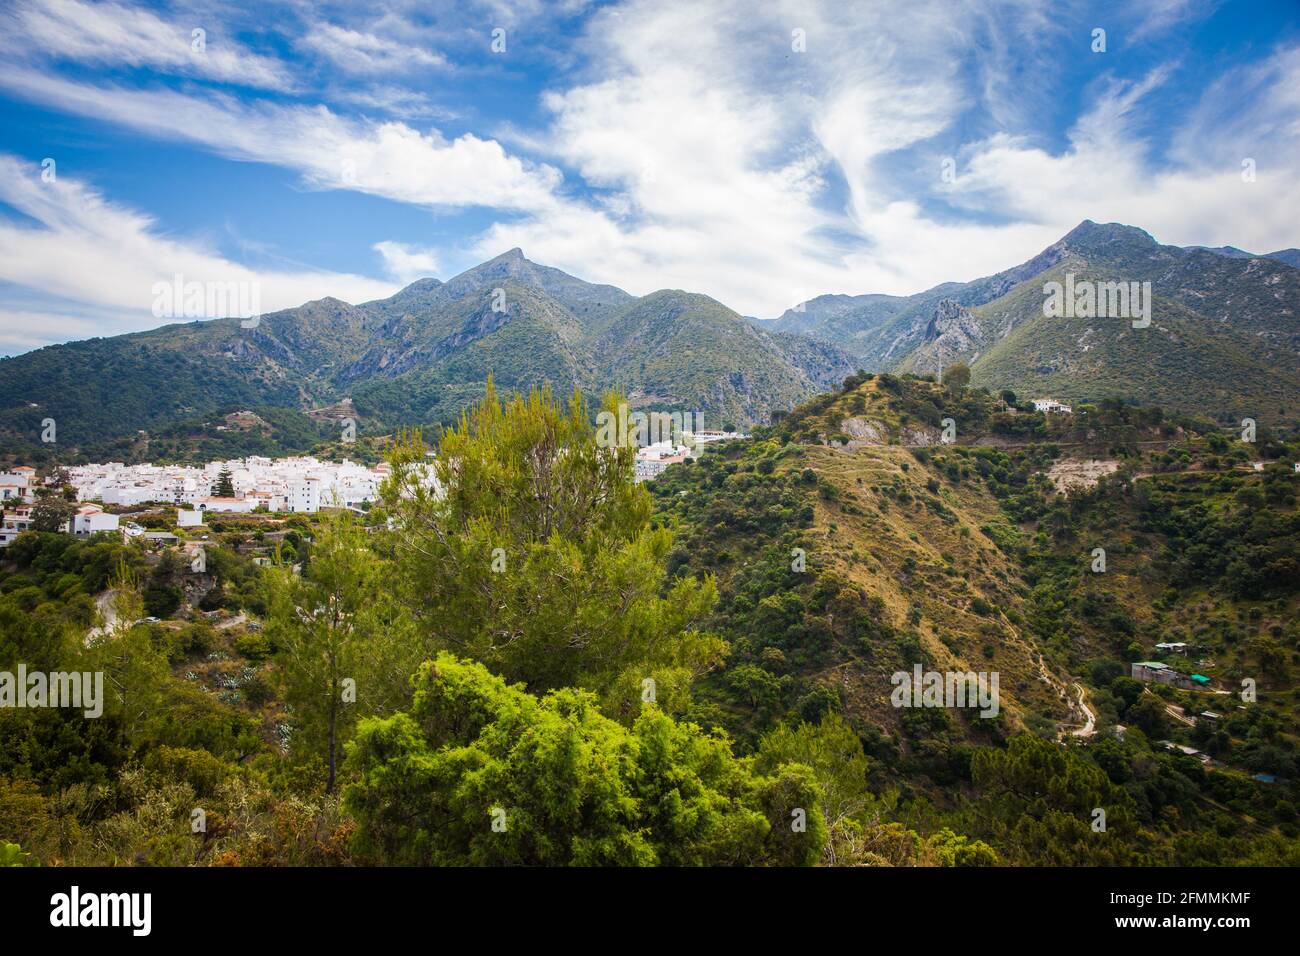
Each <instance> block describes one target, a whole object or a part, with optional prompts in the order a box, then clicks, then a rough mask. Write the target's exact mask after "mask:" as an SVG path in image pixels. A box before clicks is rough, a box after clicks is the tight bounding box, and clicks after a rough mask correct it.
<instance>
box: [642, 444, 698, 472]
mask: <svg viewBox="0 0 1300 956" xmlns="http://www.w3.org/2000/svg"><path fill="white" fill-rule="evenodd" d="M689 452H690V449H688V448H686V447H685V446H683V445H674V444H673V443H672V442H669V441H660V442H655V443H653V444H651V445H646V446H645V447H644V448H638V449H637V452H636V461H635V463H634V466H633V474H634V477H635V478H636V480H637V481H650V480H652V479H654V478H657V477H659V476H660V475H662V474H663V473H664V469H666V468H667V467H668V466H669V465H677V464H681V463H682V462H684V461H685V460H686V457H687V455H688V454H689Z"/></svg>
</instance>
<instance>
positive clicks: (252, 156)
mask: <svg viewBox="0 0 1300 956" xmlns="http://www.w3.org/2000/svg"><path fill="white" fill-rule="evenodd" d="M0 87H4V88H7V89H9V90H11V91H13V92H15V93H18V94H20V95H23V96H26V97H29V98H31V99H35V100H38V101H39V102H43V103H47V104H50V105H52V106H56V107H58V108H60V109H63V110H67V111H70V112H74V113H79V114H81V115H84V116H92V117H95V118H96V119H100V120H109V121H112V122H116V123H120V124H122V125H124V126H127V127H130V128H132V129H136V130H140V131H142V132H145V133H148V134H151V135H154V136H157V137H159V138H164V139H166V138H176V137H180V138H182V139H186V140H189V141H191V142H196V143H199V144H201V145H203V146H205V147H206V148H208V149H211V150H212V151H214V152H216V153H220V154H222V155H225V156H230V157H233V158H237V159H247V160H255V161H258V162H266V163H274V164H276V165H278V166H283V167H286V168H289V169H293V170H296V171H297V172H299V173H301V174H302V175H303V177H304V178H305V179H306V180H307V181H308V182H309V183H310V184H312V185H313V186H317V187H319V188H330V189H339V188H343V189H352V190H356V191H359V192H366V193H371V194H373V195H378V196H385V197H387V198H389V199H395V200H398V201H401V202H407V203H415V204H419V205H427V206H476V205H481V206H492V207H496V208H500V209H506V210H511V209H514V210H529V211H542V210H545V209H549V208H551V207H552V206H554V204H555V199H554V196H553V192H554V190H555V189H556V188H557V187H558V186H559V184H560V181H561V176H560V173H559V172H558V171H557V170H555V169H553V168H551V167H549V166H545V165H538V164H535V163H531V162H528V161H526V160H523V159H521V158H519V157H517V156H512V155H510V154H508V153H507V152H506V151H505V149H504V148H503V147H502V146H501V144H500V143H498V142H496V141H495V140H490V139H481V138H479V137H477V136H474V135H473V134H470V133H466V134H464V135H462V136H459V137H457V138H456V139H453V140H448V139H446V138H444V137H443V136H442V135H441V134H440V133H438V132H437V131H436V130H433V131H431V132H429V133H421V132H419V131H417V130H415V129H413V128H412V127H410V126H408V125H406V124H405V123H400V122H395V121H389V122H370V121H363V120H353V119H349V118H347V117H343V116H340V115H338V114H337V113H334V112H331V111H330V110H329V109H328V108H326V107H325V106H296V105H281V104H278V103H271V102H266V101H252V102H245V101H242V100H238V99H235V98H233V97H230V96H225V95H222V94H215V93H214V94H211V95H207V96H198V95H190V94H186V93H178V92H175V91H171V90H140V89H129V88H124V87H113V86H98V85H95V84H91V83H79V82H76V81H73V80H67V79H64V78H62V77H59V76H52V75H49V74H46V73H43V72H41V71H37V70H29V69H11V70H9V71H8V72H7V73H3V74H0Z"/></svg>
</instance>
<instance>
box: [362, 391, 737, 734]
mask: <svg viewBox="0 0 1300 956" xmlns="http://www.w3.org/2000/svg"><path fill="white" fill-rule="evenodd" d="M606 408H607V410H610V411H616V404H615V399H613V398H611V399H610V400H608V401H607V405H606ZM634 452H635V449H634V448H632V447H613V448H604V447H601V446H600V443H599V442H598V440H597V432H596V430H594V429H593V428H592V426H591V418H590V415H589V413H588V410H587V407H586V405H585V403H584V402H583V400H582V397H581V395H580V394H578V393H576V392H575V394H574V395H573V397H572V399H571V400H570V401H569V403H568V407H567V408H565V409H562V408H561V407H560V406H559V405H558V403H557V402H556V401H555V400H554V399H553V398H552V396H551V395H550V393H549V391H547V392H536V391H535V392H533V393H532V394H531V395H529V397H528V398H527V399H524V398H520V397H514V398H510V399H508V400H505V401H502V400H500V399H499V398H498V397H497V394H496V392H495V390H494V389H493V387H492V385H491V383H490V382H489V386H488V392H487V395H486V396H485V397H484V399H483V401H482V402H480V403H479V404H478V405H477V406H475V407H474V408H473V409H472V410H470V411H468V412H466V413H465V414H464V415H463V416H462V417H461V420H460V422H459V424H458V425H457V427H456V428H454V429H453V430H451V431H449V432H447V433H445V434H444V435H443V437H442V441H441V443H440V445H439V448H438V451H437V456H436V458H434V460H433V462H432V464H431V466H430V465H429V464H427V462H428V458H427V457H426V455H425V449H424V444H423V442H422V440H421V438H420V436H419V434H418V433H417V434H415V435H411V436H406V437H405V438H404V440H402V441H400V442H399V443H398V444H397V447H396V449H395V451H394V452H393V454H392V456H391V458H390V461H391V463H392V465H393V477H392V478H391V479H390V481H388V482H387V483H386V484H385V487H384V493H383V497H384V504H385V506H386V508H387V511H388V513H389V516H390V518H391V523H392V534H391V535H390V541H391V544H390V547H391V548H392V550H393V552H394V554H395V555H396V561H397V565H398V571H399V574H398V579H397V580H398V586H399V587H400V588H401V591H402V593H403V595H404V597H405V600H406V601H407V602H408V604H409V606H410V607H411V608H412V611H413V613H414V614H416V616H417V618H418V620H419V622H420V625H421V627H422V628H423V629H424V630H425V632H426V633H427V634H428V635H429V636H430V637H431V638H432V640H433V641H434V642H435V643H436V645H437V646H439V647H442V648H446V649H449V650H452V651H453V652H455V653H457V654H460V655H465V656H469V657H472V658H474V659H476V660H480V661H483V662H484V663H485V664H487V665H488V666H489V667H490V668H491V669H492V670H493V671H495V672H497V673H500V674H502V675H503V676H504V677H505V678H506V679H508V680H511V681H524V682H525V683H526V684H527V685H528V687H529V689H530V690H532V691H534V692H541V691H545V690H549V689H552V688H557V687H567V686H579V687H585V688H588V689H591V690H593V691H595V692H596V693H597V694H599V695H602V697H603V698H604V702H605V704H606V706H608V707H610V708H611V709H612V710H614V711H617V712H621V713H622V714H623V715H624V716H627V715H630V714H631V713H632V712H633V711H634V710H635V709H636V707H637V706H638V705H639V703H640V698H641V695H642V693H643V690H642V689H643V688H646V687H655V686H661V687H679V688H680V687H684V686H686V685H687V684H689V683H690V680H691V679H692V678H694V677H695V676H696V675H698V674H700V673H702V672H703V671H705V670H706V669H707V668H709V667H710V666H712V665H714V664H716V663H717V662H718V661H719V660H720V659H721V657H722V654H723V652H724V650H725V645H724V643H723V642H722V641H721V639H719V638H718V637H717V636H716V635H713V634H710V633H706V632H704V631H702V630H701V622H702V621H703V620H704V619H705V618H706V616H707V615H708V613H709V612H710V610H711V609H712V608H713V606H714V603H715V601H716V600H717V592H716V589H715V587H714V584H713V580H712V578H711V577H710V578H705V579H704V580H697V579H695V578H692V577H682V578H679V579H677V580H675V581H672V582H671V583H670V582H669V581H668V579H667V558H668V553H669V551H670V550H671V548H672V543H673V534H672V532H671V531H670V530H668V529H667V528H662V527H659V528H656V527H652V526H651V522H650V518H651V511H652V504H651V498H650V496H649V494H648V493H647V492H646V490H645V489H644V488H643V487H641V486H639V485H637V484H636V483H635V482H634V481H633V474H632V461H633V455H634ZM434 478H436V485H434V483H433V481H432V480H431V479H434ZM647 681H653V683H652V684H651V683H647Z"/></svg>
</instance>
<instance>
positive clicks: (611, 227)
mask: <svg viewBox="0 0 1300 956" xmlns="http://www.w3.org/2000/svg"><path fill="white" fill-rule="evenodd" d="M1298 12H1300V4H1297V3H1295V2H1293V0H1288V2H1273V3H1268V2H1241V3H1230V2H1219V3H1214V2H1198V0H1151V2H1146V3H1142V4H1133V3H1116V4H1105V3H1070V2H1030V0H1006V2H974V0H970V2H960V0H933V2H931V0H908V2H898V3H892V2H880V3H869V4H868V3H843V2H831V3H824V4H823V3H812V2H780V0H777V2H771V3H762V4H759V3H753V2H745V3H741V2H734V3H733V2H724V0H716V2H709V0H703V2H701V0H689V2H677V0H655V2H624V3H585V2H580V0H569V2H556V3H542V2H528V0H525V2H520V3H504V2H499V3H498V2H460V3H438V2H433V3H430V2H427V0H421V2H415V0H411V2H406V0H378V2H375V3H367V4H355V3H308V2H303V0H290V2H276V0H267V2H259V3H258V4H235V3H229V4H227V3H221V2H197V3H195V2H180V3H130V2H126V0H123V2H114V3H94V2H88V0H11V2H8V3H6V4H5V8H4V9H3V10H0V115H2V116H3V123H2V124H0V354H16V353H19V352H22V351H26V350H28V349H31V348H36V347H39V346H42V345H46V344H50V343H53V342H59V341H66V340H71V339H79V338H87V337H91V336H97V335H112V334H118V333H121V332H125V331H133V330H139V329H146V328H151V327H154V326H157V325H161V324H164V323H165V322H166V321H167V320H166V319H164V318H158V317H155V315H154V313H153V311H152V309H151V306H152V304H153V301H154V294H153V286H154V284H155V283H157V282H159V281H170V280H171V279H172V277H173V276H174V275H177V274H180V275H182V276H184V278H185V280H186V281H200V282H229V281H239V282H245V283H250V284H256V286H257V288H258V289H259V292H260V300H261V306H262V308H263V309H264V310H267V311H269V310H271V309H274V308H282V307H286V306H291V305H297V304H300V303H301V302H304V301H307V300H310V299H315V298H321V297H323V296H326V295H333V296H336V297H338V298H341V299H345V300H348V301H353V302H356V301H363V300H365V299H369V298H375V297H379V296H384V295H388V294H391V293H392V292H394V291H396V290H397V289H398V288H400V287H401V286H402V285H403V284H405V283H407V282H409V281H412V280H413V279H415V278H417V277H420V276H425V275H433V276H437V277H439V278H443V279H446V278H449V277H450V276H452V275H454V274H456V273H457V272H459V271H461V270H463V269H465V268H467V267H469V266H471V265H474V264H475V263H477V262H480V261H482V260H484V259H487V258H490V257H492V256H494V255H496V254H498V253H500V252H503V251H505V250H506V249H509V248H511V247H514V246H519V247H521V248H523V249H524V251H525V253H526V254H527V255H528V256H529V257H530V258H531V259H533V260H535V261H538V262H542V263H545V264H547V265H553V266H556V267H558V268H561V269H564V270H566V271H568V272H571V273H573V274H575V275H578V276H581V277H582V278H586V279H589V280H592V281H600V282H609V283H613V284H615V285H619V286H621V287H623V288H626V289H627V290H628V291H630V292H633V293H637V294H641V293H646V292H650V291H653V290H655V289H658V288H685V289H690V290H693V291H699V292H705V293H707V294H709V295H712V296H714V297H716V298H718V299H719V300H721V301H723V302H725V303H726V304H727V305H729V306H731V307H732V308H735V309H737V310H738V311H741V312H744V313H746V314H753V315H759V316H763V317H770V316H775V315H777V314H779V313H780V312H782V311H784V310H785V309H786V308H788V307H790V306H792V305H794V304H796V303H798V302H800V301H803V300H805V299H807V298H810V297H812V296H814V295H818V294H822V293H826V292H844V293H864V292H890V293H909V292H915V291H919V290H920V289H923V288H926V287H928V286H931V285H934V284H936V283H938V282H941V281H946V280H965V279H971V278H975V277H977V276H980V275H986V274H989V273H992V272H995V271H998V270H1000V269H1003V268H1006V267H1008V266H1010V265H1013V264H1015V263H1017V262H1020V261H1022V260H1024V259H1027V258H1029V257H1030V256H1032V255H1034V254H1035V253H1036V252H1038V251H1039V250H1041V249H1042V248H1043V247H1045V246H1047V245H1050V244H1051V243H1052V242H1054V241H1055V240H1056V239H1058V238H1059V237H1060V236H1061V235H1063V234H1064V233H1065V232H1067V231H1068V230H1069V229H1070V228H1072V227H1073V226H1074V225H1076V224H1077V223H1078V222H1079V221H1080V220H1082V219H1085V218H1090V219H1094V220H1098V221H1111V220H1116V221H1122V222H1127V223H1131V224H1133V225H1138V226H1141V227H1143V228H1145V229H1147V230H1148V231H1149V232H1151V233H1152V234H1153V235H1155V236H1156V238H1158V239H1160V240H1161V241H1164V242H1171V243H1176V244H1180V245H1191V244H1202V245H1225V244H1231V245H1235V246H1240V247H1242V248H1245V249H1248V250H1251V251H1256V252H1267V251H1272V250H1274V249H1278V248H1284V247H1288V246H1295V245H1300V227H1298V226H1297V222H1300V148H1298V147H1300V16H1297V13H1298ZM1098 29H1100V30H1104V31H1105V34H1104V47H1105V48H1104V50H1094V49H1093V48H1094V47H1095V46H1099V43H1098V38H1097V35H1096V34H1095V31H1096V30H1098ZM195 30H202V31H203V33H202V34H201V38H202V42H201V43H197V42H196V41H195V33H194V31H195ZM494 31H500V32H496V33H495V34H494ZM494 35H495V36H496V37H497V41H496V43H495V49H494ZM502 41H503V42H502ZM502 46H504V49H502ZM47 159H51V160H53V161H54V165H53V173H54V175H53V176H50V175H49V174H48V173H47V174H46V175H45V176H44V177H43V176H42V162H43V161H44V160H47ZM945 161H949V162H945ZM1247 161H1253V169H1254V176H1253V178H1252V177H1248V176H1243V163H1246V162H1247ZM945 170H949V171H950V172H951V175H945V174H944V171H945Z"/></svg>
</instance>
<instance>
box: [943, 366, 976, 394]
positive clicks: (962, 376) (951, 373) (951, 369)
mask: <svg viewBox="0 0 1300 956" xmlns="http://www.w3.org/2000/svg"><path fill="white" fill-rule="evenodd" d="M943 384H945V385H947V386H948V387H949V388H950V389H952V390H953V391H954V392H960V391H961V390H962V389H963V388H965V387H966V386H967V385H969V384H970V366H969V365H967V364H966V363H965V362H954V363H953V364H952V365H949V366H948V367H947V368H946V369H944V370H943Z"/></svg>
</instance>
